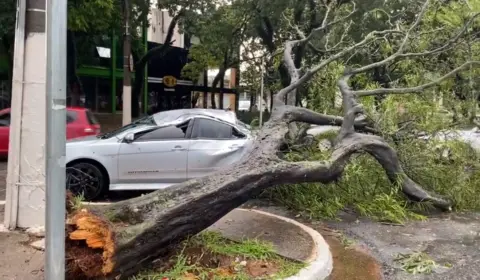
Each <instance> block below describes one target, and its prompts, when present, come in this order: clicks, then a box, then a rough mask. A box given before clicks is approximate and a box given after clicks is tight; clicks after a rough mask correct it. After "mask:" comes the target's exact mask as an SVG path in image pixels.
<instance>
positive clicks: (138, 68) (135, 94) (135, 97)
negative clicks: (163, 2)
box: [132, 10, 185, 118]
mask: <svg viewBox="0 0 480 280" xmlns="http://www.w3.org/2000/svg"><path fill="white" fill-rule="evenodd" d="M184 14H185V12H184V11H183V10H181V11H180V12H179V13H178V14H177V15H175V16H174V17H173V19H172V21H171V22H170V25H169V26H168V31H167V36H166V37H165V41H164V42H163V45H161V46H158V47H155V48H153V49H150V50H148V51H147V53H145V55H144V56H142V58H140V60H138V62H137V63H136V64H135V81H134V83H133V89H132V104H133V107H132V117H133V118H136V117H138V116H139V115H140V106H139V104H140V103H139V102H140V99H141V95H142V89H143V85H144V82H143V81H144V78H145V67H146V66H147V65H148V62H149V61H150V60H151V59H153V58H156V57H162V56H165V55H167V53H168V50H169V49H170V45H171V41H172V38H173V32H174V31H175V27H176V26H177V23H178V21H179V19H180V18H181V17H182V16H183V15H184Z"/></svg>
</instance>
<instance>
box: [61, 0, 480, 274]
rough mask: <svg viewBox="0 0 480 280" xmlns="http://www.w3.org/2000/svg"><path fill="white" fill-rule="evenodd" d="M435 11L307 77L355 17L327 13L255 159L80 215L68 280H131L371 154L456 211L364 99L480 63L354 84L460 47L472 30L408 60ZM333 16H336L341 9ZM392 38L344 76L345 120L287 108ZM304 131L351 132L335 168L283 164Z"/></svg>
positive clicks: (412, 191) (407, 184) (418, 194)
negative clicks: (362, 86) (324, 47)
mask: <svg viewBox="0 0 480 280" xmlns="http://www.w3.org/2000/svg"><path fill="white" fill-rule="evenodd" d="M428 4H429V1H428V0H427V1H425V4H424V5H423V6H422V10H421V12H420V13H419V14H418V15H417V18H416V21H415V22H414V23H413V24H412V25H411V26H409V28H407V29H406V30H401V29H399V28H395V29H391V30H382V31H373V32H371V33H369V34H368V35H367V36H365V37H364V38H363V39H362V40H360V41H359V42H357V43H352V44H349V46H347V47H345V48H343V49H342V50H341V51H338V52H336V53H334V54H333V55H330V56H328V57H327V58H325V59H323V60H322V61H321V62H320V63H319V64H317V65H315V66H313V67H311V68H309V69H298V68H297V67H296V66H295V63H294V57H293V55H292V54H293V53H294V52H293V50H294V48H295V47H297V46H305V45H306V44H309V43H310V42H311V40H312V38H313V37H314V36H315V35H316V34H319V33H322V32H325V31H327V30H329V29H330V28H331V27H332V26H334V25H336V24H338V23H340V22H345V21H348V20H349V17H350V16H351V15H352V14H353V13H354V12H355V10H353V11H352V13H350V14H348V15H346V16H344V17H339V18H334V19H331V18H330V16H329V12H327V13H326V16H325V19H324V20H323V22H322V24H321V25H320V26H319V27H317V28H315V29H313V30H312V32H311V33H310V34H308V35H304V34H303V33H302V32H301V31H300V30H299V29H298V35H299V38H300V39H297V40H291V41H287V42H286V44H285V51H284V58H283V62H284V64H285V65H286V67H287V69H288V72H289V74H290V77H291V81H290V85H289V86H287V87H285V88H283V89H282V90H280V91H279V92H278V93H277V94H276V95H275V99H274V104H273V110H272V114H271V117H270V119H269V121H268V122H267V123H265V125H264V126H263V127H262V129H261V131H259V133H258V135H257V137H256V140H255V144H254V145H253V147H252V148H251V150H250V152H249V153H248V155H246V156H245V157H244V158H243V159H242V160H241V161H240V162H238V163H237V164H235V165H232V166H229V167H226V168H225V169H223V170H221V171H219V172H217V173H215V174H213V175H211V176H208V177H204V178H199V179H195V180H190V181H187V182H184V183H182V184H178V185H175V186H173V187H171V188H169V189H165V190H158V191H155V192H153V193H150V194H147V195H143V196H140V197H137V198H133V199H129V200H126V201H122V202H118V203H114V204H112V205H110V206H108V207H105V208H95V209H94V208H85V209H77V210H75V211H71V212H70V214H69V218H68V220H67V240H66V242H67V245H66V248H67V252H66V254H67V278H68V279H89V278H92V279H104V278H105V279H126V278H127V277H129V276H131V275H132V274H133V273H135V272H137V271H138V270H139V269H141V268H142V267H143V266H144V265H145V264H148V263H149V261H151V260H152V259H154V258H156V257H158V256H159V255H162V254H163V253H165V252H166V251H167V250H168V249H169V248H170V247H171V246H172V245H175V244H178V243H179V242H181V241H182V240H184V239H186V238H187V237H188V236H191V235H194V234H197V233H199V232H200V231H202V230H203V229H205V228H207V227H209V226H210V225H212V224H213V223H215V222H216V221H217V220H219V219H220V218H221V217H223V216H224V215H226V214H227V213H228V212H230V211H231V210H233V209H234V208H236V207H239V206H240V205H242V204H243V203H245V202H246V201H248V200H249V199H250V198H251V197H253V196H255V195H258V194H260V193H261V192H262V191H264V190H265V189H267V188H269V187H272V186H276V185H282V184H296V183H303V182H321V183H329V182H333V181H335V180H337V179H338V178H339V177H340V176H341V175H342V173H343V171H344V169H345V167H346V166H347V164H348V163H349V160H350V158H351V157H352V155H354V154H357V153H368V154H369V155H371V156H372V157H373V158H375V159H376V160H377V161H378V162H379V164H380V165H381V166H382V167H383V168H384V170H385V173H386V175H387V176H388V178H389V180H390V181H391V183H392V187H396V186H399V187H400V188H401V190H402V191H403V193H404V194H405V195H406V196H407V197H408V198H409V199H410V200H412V201H418V202H430V203H431V204H432V205H434V206H435V207H437V208H439V209H441V210H445V211H449V210H451V208H452V203H451V202H450V201H449V200H448V199H444V198H441V197H438V196H436V195H434V194H431V193H428V192H427V191H425V190H424V189H423V188H422V187H421V186H420V185H419V184H417V183H416V182H415V181H414V180H412V179H411V178H409V177H408V176H407V175H406V174H405V172H404V171H403V169H402V166H401V164H400V162H399V159H398V156H397V153H396V152H395V150H394V149H393V148H392V147H391V146H390V145H389V144H388V143H387V142H386V141H385V140H384V139H383V138H382V137H381V136H379V135H376V129H375V128H374V127H373V124H370V123H369V122H368V121H367V118H365V116H364V115H365V112H364V110H363V108H362V105H361V104H360V103H359V97H362V96H372V95H382V94H407V93H421V92H422V91H424V90H425V89H427V88H428V87H432V86H434V85H437V84H439V83H440V82H442V81H444V80H446V79H447V78H450V77H452V76H454V75H455V74H456V73H458V72H460V71H462V70H463V69H465V68H467V67H469V66H476V65H479V64H480V62H479V61H467V62H465V63H464V64H462V65H461V66H459V67H457V68H455V69H454V70H452V71H451V72H449V73H447V74H445V75H443V76H442V77H440V78H438V79H436V80H434V81H432V82H428V83H425V84H423V85H420V86H416V87H412V88H388V89H387V88H378V89H372V90H354V89H352V88H351V87H350V86H349V80H350V79H351V78H352V77H354V76H355V75H359V74H361V73H365V72H367V71H369V70H371V69H372V68H374V67H378V66H381V65H385V64H387V63H390V62H392V61H394V60H397V59H409V58H415V57H424V56H428V55H436V54H438V53H441V52H442V51H443V50H445V49H448V48H450V47H452V46H453V45H455V43H456V42H457V40H458V39H459V38H460V37H461V36H462V34H464V32H465V30H466V29H467V27H466V26H465V27H463V28H462V29H461V30H460V31H459V32H458V34H457V35H456V36H455V37H454V38H452V39H451V40H449V41H448V42H445V44H444V45H442V46H441V47H437V48H435V49H431V50H427V51H422V52H407V45H408V42H409V41H411V40H415V30H416V29H417V27H418V26H419V25H420V22H421V19H422V17H423V15H424V14H425V12H426V9H427V7H428ZM326 8H327V9H328V11H330V8H331V6H327V7H326ZM475 17H476V16H475ZM389 36H392V37H395V38H397V39H398V38H399V37H400V40H399V46H398V48H397V51H396V52H395V53H393V54H392V55H391V56H389V57H387V58H386V59H383V60H381V61H377V62H375V63H372V64H369V65H365V66H362V67H359V68H351V69H346V70H345V72H344V74H343V75H342V77H340V78H339V81H338V88H339V91H340V92H341V95H342V98H343V112H344V115H343V117H339V116H330V115H325V114H320V113H318V112H315V111H311V110H309V109H307V108H301V107H295V106H291V105H286V104H285V100H287V99H291V98H294V97H292V96H288V95H292V94H295V89H297V88H298V87H299V86H300V85H302V84H303V83H305V82H306V81H308V80H309V79H310V78H312V76H313V75H314V74H315V73H316V72H318V71H319V70H322V69H324V68H325V67H326V66H327V65H328V64H330V63H332V62H334V61H337V60H339V59H342V58H343V57H345V56H348V55H351V54H352V53H354V52H357V51H358V50H360V49H362V48H364V47H366V46H367V45H369V44H371V43H372V42H375V41H377V40H381V39H385V38H387V37H389ZM297 123H306V124H314V125H331V124H334V125H338V126H341V129H340V133H339V134H338V136H337V138H336V139H335V143H334V146H333V148H332V154H331V158H330V159H329V160H327V161H321V162H320V161H317V162H315V161H300V162H289V161H286V160H285V159H284V158H283V157H282V153H281V152H280V151H281V150H283V149H284V147H285V143H286V138H287V137H289V136H290V137H291V135H292V134H291V133H289V130H290V129H292V127H294V126H296V124H297ZM290 140H291V139H290Z"/></svg>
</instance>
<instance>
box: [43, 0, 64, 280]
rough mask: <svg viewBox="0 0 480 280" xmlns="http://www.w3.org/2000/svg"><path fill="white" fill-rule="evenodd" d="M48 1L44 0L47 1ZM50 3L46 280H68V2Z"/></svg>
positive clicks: (48, 23)
mask: <svg viewBox="0 0 480 280" xmlns="http://www.w3.org/2000/svg"><path fill="white" fill-rule="evenodd" d="M43 1H44V0H43ZM46 1H47V7H46V8H47V15H46V17H47V30H46V31H47V32H46V33H47V65H46V67H47V72H46V73H47V82H46V90H47V91H46V99H47V100H46V106H47V108H46V110H47V123H46V127H47V133H46V213H45V214H46V215H45V219H46V228H45V230H46V234H45V252H46V256H45V279H55V280H63V279H65V196H66V195H65V144H66V136H65V123H66V97H67V93H66V87H67V49H66V42H67V1H57V0H46Z"/></svg>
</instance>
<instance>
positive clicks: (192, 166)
mask: <svg viewBox="0 0 480 280" xmlns="http://www.w3.org/2000/svg"><path fill="white" fill-rule="evenodd" d="M253 140H254V139H253V136H252V135H251V133H250V131H249V130H248V129H247V127H246V125H245V124H243V123H242V122H240V121H239V120H238V119H237V118H236V116H235V113H234V112H231V111H224V110H215V109H180V110H171V111H165V112H160V113H157V114H154V115H152V116H146V117H143V118H141V119H138V120H136V121H135V122H133V123H131V124H129V125H126V126H124V127H121V128H119V129H117V130H115V131H112V132H109V133H106V134H103V135H99V136H96V137H95V136H93V137H85V138H79V139H73V140H70V141H68V142H67V148H66V162H67V180H66V186H67V189H69V190H70V191H72V192H73V194H75V195H79V194H83V196H84V198H85V199H87V200H92V199H95V198H97V197H98V196H99V195H101V194H102V192H104V191H124V190H155V189H161V188H168V187H169V186H172V185H174V184H177V183H181V182H183V181H186V180H189V179H192V178H196V177H202V176H205V175H208V174H210V173H212V172H215V171H217V170H219V169H221V168H223V167H226V166H228V165H231V164H233V163H235V162H237V161H238V160H240V159H241V158H242V157H243V156H244V155H245V154H247V153H248V151H249V148H250V147H251V146H252V143H253Z"/></svg>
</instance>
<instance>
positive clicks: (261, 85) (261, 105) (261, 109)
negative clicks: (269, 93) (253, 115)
mask: <svg viewBox="0 0 480 280" xmlns="http://www.w3.org/2000/svg"><path fill="white" fill-rule="evenodd" d="M260 69H261V75H262V77H261V80H260V104H259V106H258V108H259V109H260V119H259V126H260V127H262V123H263V57H262V62H261V65H260Z"/></svg>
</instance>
